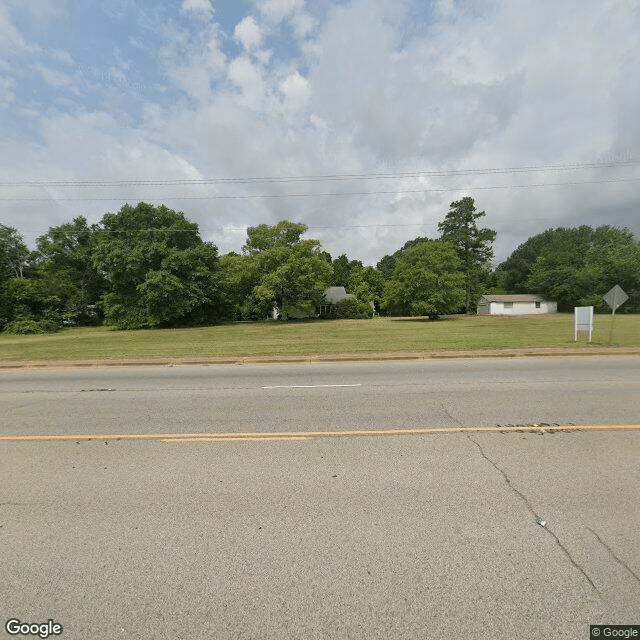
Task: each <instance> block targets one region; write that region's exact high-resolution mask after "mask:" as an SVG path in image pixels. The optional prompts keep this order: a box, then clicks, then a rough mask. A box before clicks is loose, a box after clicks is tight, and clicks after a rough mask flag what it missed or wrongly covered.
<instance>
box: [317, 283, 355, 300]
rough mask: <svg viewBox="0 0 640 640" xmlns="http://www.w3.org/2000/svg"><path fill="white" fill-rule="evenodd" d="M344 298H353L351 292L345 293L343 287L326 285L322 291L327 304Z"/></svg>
mask: <svg viewBox="0 0 640 640" xmlns="http://www.w3.org/2000/svg"><path fill="white" fill-rule="evenodd" d="M345 298H355V296H354V295H353V294H352V293H347V291H346V289H345V288H344V287H327V289H325V292H324V299H325V302H326V303H327V304H335V303H336V302H340V300H344V299H345Z"/></svg>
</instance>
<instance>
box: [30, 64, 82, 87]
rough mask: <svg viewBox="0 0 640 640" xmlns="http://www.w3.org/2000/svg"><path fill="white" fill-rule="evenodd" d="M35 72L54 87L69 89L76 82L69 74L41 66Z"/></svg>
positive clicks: (37, 66) (36, 67)
mask: <svg viewBox="0 0 640 640" xmlns="http://www.w3.org/2000/svg"><path fill="white" fill-rule="evenodd" d="M35 70H36V71H37V72H38V73H39V74H40V75H41V76H42V79H43V80H44V81H45V82H46V83H47V84H48V85H51V86H52V87H68V86H69V85H71V84H73V82H74V79H73V78H72V77H71V76H69V75H68V74H66V73H63V72H62V71H57V70H56V69H51V68H49V67H45V66H44V65H41V64H38V65H36V66H35Z"/></svg>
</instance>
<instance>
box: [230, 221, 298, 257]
mask: <svg viewBox="0 0 640 640" xmlns="http://www.w3.org/2000/svg"><path fill="white" fill-rule="evenodd" d="M306 230H307V226H306V225H305V224H302V223H300V222H289V221H288V220H281V221H280V222H278V223H277V224H275V225H268V224H260V225H258V226H257V227H249V228H248V229H247V241H246V243H245V244H244V246H243V247H242V251H243V253H245V254H247V255H255V254H257V253H260V252H261V251H266V250H267V249H273V248H276V247H293V246H294V245H296V244H298V243H299V242H300V237H301V236H302V234H303V233H304V232H305V231H306Z"/></svg>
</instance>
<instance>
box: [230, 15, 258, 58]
mask: <svg viewBox="0 0 640 640" xmlns="http://www.w3.org/2000/svg"><path fill="white" fill-rule="evenodd" d="M233 35H234V37H235V39H236V40H237V41H238V42H240V44H242V46H243V47H244V48H245V49H246V50H247V51H251V50H252V49H257V48H258V47H259V46H260V45H261V44H262V39H263V33H262V29H261V28H260V27H259V26H258V24H257V23H256V21H255V19H254V17H253V16H247V17H246V18H243V19H242V21H241V22H239V23H238V24H237V25H236V28H235V30H234V33H233Z"/></svg>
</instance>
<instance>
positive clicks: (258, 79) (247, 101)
mask: <svg viewBox="0 0 640 640" xmlns="http://www.w3.org/2000/svg"><path fill="white" fill-rule="evenodd" d="M229 79H230V80H231V82H233V83H234V84H235V85H236V86H237V87H238V88H239V89H240V97H239V102H240V104H243V105H245V106H247V107H249V108H250V109H253V110H254V111H259V110H261V109H262V107H263V106H264V100H265V97H266V96H265V91H266V86H265V81H264V78H263V75H262V72H261V71H260V68H259V67H258V66H256V65H255V64H253V63H252V62H251V60H250V59H249V58H247V57H246V56H242V57H239V58H236V59H235V60H233V61H232V62H231V63H230V64H229Z"/></svg>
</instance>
